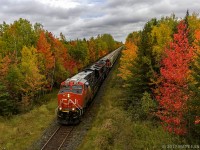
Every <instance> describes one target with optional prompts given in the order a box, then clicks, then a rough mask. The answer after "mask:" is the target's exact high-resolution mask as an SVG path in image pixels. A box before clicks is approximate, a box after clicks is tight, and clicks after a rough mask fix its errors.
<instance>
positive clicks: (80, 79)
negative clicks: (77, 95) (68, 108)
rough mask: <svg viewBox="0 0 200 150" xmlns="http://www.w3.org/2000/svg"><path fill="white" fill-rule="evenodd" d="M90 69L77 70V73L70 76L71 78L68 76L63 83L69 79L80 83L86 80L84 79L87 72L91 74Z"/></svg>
mask: <svg viewBox="0 0 200 150" xmlns="http://www.w3.org/2000/svg"><path fill="white" fill-rule="evenodd" d="M91 73H92V71H90V70H87V71H81V72H79V73H78V74H76V75H75V76H73V77H71V78H68V79H67V80H66V81H65V83H68V82H70V81H73V82H75V83H76V82H77V83H78V82H81V83H85V82H87V80H86V79H85V78H86V77H87V76H88V75H89V74H91Z"/></svg>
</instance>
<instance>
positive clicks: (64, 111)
mask: <svg viewBox="0 0 200 150" xmlns="http://www.w3.org/2000/svg"><path fill="white" fill-rule="evenodd" d="M121 49H122V47H120V48H118V49H116V50H114V51H112V52H111V53H109V54H108V55H106V56H104V57H103V58H101V59H100V60H98V61H97V62H96V63H94V64H93V65H91V66H90V67H88V68H85V69H84V70H83V71H81V72H79V73H78V74H76V75H74V76H73V77H71V78H68V79H67V80H65V81H64V82H62V83H61V86H60V90H59V93H58V108H57V120H58V123H60V124H75V123H78V122H79V121H80V117H81V116H82V115H83V113H84V112H85V108H86V107H87V106H88V104H89V103H90V102H91V101H92V100H93V98H94V96H95V94H96V93H97V91H98V89H99V87H100V86H101V84H102V82H103V81H104V79H105V78H106V76H107V75H108V73H109V71H110V69H111V68H112V66H113V64H114V63H115V61H116V59H117V57H118V56H119V54H120V51H121Z"/></svg>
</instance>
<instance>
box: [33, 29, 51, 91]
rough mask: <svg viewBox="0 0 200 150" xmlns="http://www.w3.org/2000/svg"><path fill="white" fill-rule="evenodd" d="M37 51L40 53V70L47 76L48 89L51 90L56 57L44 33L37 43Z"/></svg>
mask: <svg viewBox="0 0 200 150" xmlns="http://www.w3.org/2000/svg"><path fill="white" fill-rule="evenodd" d="M37 51H38V53H39V62H40V65H39V66H40V70H41V71H42V73H43V74H44V75H45V76H46V79H47V85H46V86H47V88H50V87H51V82H52V72H53V69H54V56H53V53H52V51H51V45H50V44H49V43H48V41H47V39H46V36H45V33H44V31H42V32H41V33H40V36H39V39H38V42H37Z"/></svg>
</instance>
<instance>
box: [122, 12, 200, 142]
mask: <svg viewBox="0 0 200 150" xmlns="http://www.w3.org/2000/svg"><path fill="white" fill-rule="evenodd" d="M125 47H126V50H124V51H123V52H122V57H121V59H120V68H119V71H120V72H119V74H118V76H119V77H120V78H121V79H122V80H123V85H122V88H125V89H126V94H127V97H126V101H125V102H124V104H123V105H124V106H123V107H124V108H125V109H126V110H127V109H128V111H129V112H131V114H132V118H133V120H136V121H137V120H151V121H159V122H160V123H161V125H162V127H163V128H164V129H165V130H166V131H168V132H170V133H172V134H175V135H178V136H181V137H186V138H188V139H189V140H190V142H194V141H192V140H194V139H196V140H197V141H198V142H199V140H198V139H200V99H199V98H200V18H199V16H198V14H196V13H193V14H192V15H190V14H189V11H187V12H186V15H185V17H184V18H182V19H180V18H177V17H176V16H175V14H172V15H171V16H169V17H168V16H167V17H162V18H161V19H156V18H152V19H151V20H149V21H148V22H146V24H145V25H144V28H143V30H142V31H138V32H132V33H130V34H129V35H128V36H127V38H126V43H125Z"/></svg>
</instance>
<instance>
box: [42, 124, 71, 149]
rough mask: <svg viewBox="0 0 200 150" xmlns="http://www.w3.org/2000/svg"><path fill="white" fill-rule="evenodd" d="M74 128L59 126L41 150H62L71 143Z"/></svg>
mask: <svg viewBox="0 0 200 150" xmlns="http://www.w3.org/2000/svg"><path fill="white" fill-rule="evenodd" d="M73 129H74V127H73V126H59V127H58V128H57V129H56V130H55V132H54V133H53V134H52V136H51V137H50V138H49V140H48V141H47V142H46V143H45V144H44V146H43V147H42V148H41V150H60V149H61V148H63V147H66V146H67V143H69V140H70V138H71V137H70V136H71V132H72V131H73Z"/></svg>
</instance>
